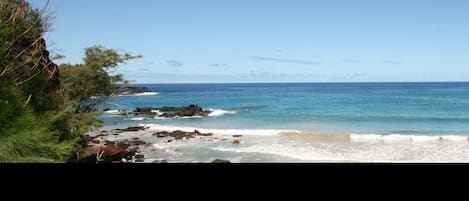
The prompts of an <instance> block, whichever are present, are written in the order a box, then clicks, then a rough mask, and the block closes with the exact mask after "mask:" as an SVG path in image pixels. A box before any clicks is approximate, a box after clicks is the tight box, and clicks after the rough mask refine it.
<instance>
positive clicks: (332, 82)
mask: <svg viewBox="0 0 469 201" xmlns="http://www.w3.org/2000/svg"><path fill="white" fill-rule="evenodd" d="M288 83H298V84H308V83H312V84H314V83H316V84H328V83H330V84H341V83H343V84H346V83H350V84H352V83H469V81H360V82H353V81H351V82H340V81H337V82H334V81H328V82H294V81H293V82H282V81H279V82H153V83H150V82H140V83H137V82H135V83H131V84H130V85H133V84H288Z"/></svg>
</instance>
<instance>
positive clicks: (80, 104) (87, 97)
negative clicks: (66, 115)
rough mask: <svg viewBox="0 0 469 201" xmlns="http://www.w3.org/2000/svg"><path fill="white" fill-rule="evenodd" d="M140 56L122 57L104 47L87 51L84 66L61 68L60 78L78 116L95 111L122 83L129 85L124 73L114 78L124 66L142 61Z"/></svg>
mask: <svg viewBox="0 0 469 201" xmlns="http://www.w3.org/2000/svg"><path fill="white" fill-rule="evenodd" d="M140 57H141V56H140V55H131V54H129V53H123V54H120V53H119V52H118V51H117V50H114V49H107V48H105V47H103V46H93V47H89V48H86V49H85V58H84V59H83V61H84V63H83V64H75V65H71V64H62V65H60V71H61V73H60V79H61V80H62V88H63V90H64V94H65V96H66V97H67V98H68V99H67V101H68V104H69V105H70V106H72V107H73V110H74V111H75V112H76V113H79V112H91V111H94V110H95V109H96V106H97V105H98V104H99V103H102V102H103V101H104V100H105V99H106V97H108V96H110V95H111V94H113V93H115V92H116V90H117V88H118V85H117V84H119V83H127V81H126V80H125V79H124V78H123V75H122V74H115V75H112V73H113V71H114V70H116V68H117V67H118V66H119V65H120V64H124V63H126V62H127V61H128V60H131V59H136V58H140Z"/></svg>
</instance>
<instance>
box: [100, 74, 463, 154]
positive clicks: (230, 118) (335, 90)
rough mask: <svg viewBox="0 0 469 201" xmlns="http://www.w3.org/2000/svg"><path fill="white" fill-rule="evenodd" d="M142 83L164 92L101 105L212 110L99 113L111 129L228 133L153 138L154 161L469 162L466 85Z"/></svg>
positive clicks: (149, 149) (150, 151) (437, 83)
mask: <svg viewBox="0 0 469 201" xmlns="http://www.w3.org/2000/svg"><path fill="white" fill-rule="evenodd" d="M138 86H145V87H148V88H149V89H150V90H152V91H154V92H157V93H153V94H142V95H141V96H120V97H112V98H110V99H109V100H108V101H107V102H106V104H105V105H103V107H107V108H111V109H113V110H134V109H135V108H136V107H163V106H187V105H189V104H198V105H200V106H201V107H202V108H204V109H211V110H213V111H214V112H213V113H212V115H211V116H209V117H204V118H180V119H144V118H135V117H122V116H119V115H115V114H112V112H108V113H106V114H103V115H101V116H100V117H99V119H100V120H102V121H104V125H105V126H104V127H103V129H112V128H123V127H126V126H136V125H145V126H150V127H151V128H152V129H153V130H177V129H180V130H188V131H191V130H194V129H198V130H199V131H201V132H204V131H209V132H213V133H215V134H216V135H215V136H217V135H220V137H216V138H217V139H212V141H197V140H195V141H186V142H174V143H156V141H155V144H154V146H151V147H148V148H147V150H146V151H147V155H149V158H148V161H151V160H152V159H155V158H164V159H167V160H168V161H174V162H206V161H207V160H211V159H214V158H223V159H229V160H231V161H233V162H469V141H468V137H469V83H468V82H451V83H449V82H428V83H242V84H139V85H138ZM233 134H240V135H243V137H242V138H241V139H240V140H241V143H240V144H239V145H234V144H232V143H231V142H232V141H233V139H234V138H233V137H232V135H233ZM148 139H151V137H149V136H148ZM174 150H177V151H174ZM146 160H147V159H146Z"/></svg>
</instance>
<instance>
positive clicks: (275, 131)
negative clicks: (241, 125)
mask: <svg viewBox="0 0 469 201" xmlns="http://www.w3.org/2000/svg"><path fill="white" fill-rule="evenodd" d="M140 126H144V127H149V129H148V130H154V131H162V130H164V131H175V130H181V131H186V132H192V131H194V130H198V131H199V132H202V133H214V134H218V135H278V134H280V133H285V132H290V133H291V132H300V131H295V130H280V129H211V128H196V127H180V126H171V125H161V124H140Z"/></svg>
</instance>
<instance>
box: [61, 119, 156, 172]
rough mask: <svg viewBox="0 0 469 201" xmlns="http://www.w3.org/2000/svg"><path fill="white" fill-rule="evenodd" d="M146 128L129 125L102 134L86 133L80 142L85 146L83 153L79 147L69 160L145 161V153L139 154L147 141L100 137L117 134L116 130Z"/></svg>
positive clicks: (85, 161) (102, 161)
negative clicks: (115, 139) (110, 139)
mask: <svg viewBox="0 0 469 201" xmlns="http://www.w3.org/2000/svg"><path fill="white" fill-rule="evenodd" d="M141 130H145V128H144V127H141V126H138V127H128V128H124V129H115V130H112V131H111V132H107V131H101V132H100V134H98V135H95V136H90V135H85V136H83V138H82V140H81V141H80V142H79V144H80V145H81V146H82V147H85V150H84V152H83V153H82V154H78V153H79V152H80V151H79V149H77V150H76V156H75V157H73V158H72V159H71V160H70V161H69V162H78V163H127V162H131V161H132V159H134V158H135V162H143V155H142V154H137V153H138V152H139V146H141V145H146V144H147V143H146V142H145V141H143V140H140V139H139V138H132V139H130V140H124V141H107V140H102V139H100V137H104V136H108V135H110V134H115V133H116V132H135V131H141Z"/></svg>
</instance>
